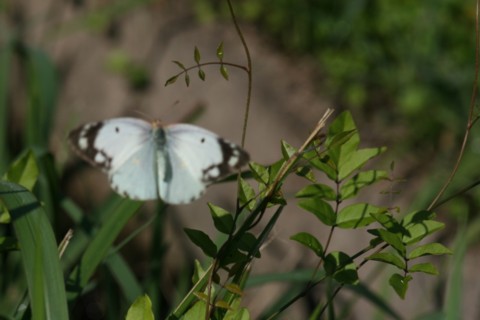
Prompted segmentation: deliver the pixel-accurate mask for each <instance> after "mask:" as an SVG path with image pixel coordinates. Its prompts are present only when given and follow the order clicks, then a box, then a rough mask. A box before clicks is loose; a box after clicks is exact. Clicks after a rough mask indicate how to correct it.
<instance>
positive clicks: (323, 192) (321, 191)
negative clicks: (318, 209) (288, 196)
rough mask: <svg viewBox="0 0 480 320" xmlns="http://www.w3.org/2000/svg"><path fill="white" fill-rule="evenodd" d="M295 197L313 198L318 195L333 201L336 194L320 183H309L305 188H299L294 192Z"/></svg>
mask: <svg viewBox="0 0 480 320" xmlns="http://www.w3.org/2000/svg"><path fill="white" fill-rule="evenodd" d="M295 197H297V198H313V197H318V198H320V199H324V200H330V201H335V200H336V199H337V195H336V193H335V191H334V190H333V189H332V188H331V187H329V186H327V185H325V184H321V183H316V184H311V185H308V186H306V187H305V188H303V189H301V190H300V191H298V192H297V193H296V194H295Z"/></svg>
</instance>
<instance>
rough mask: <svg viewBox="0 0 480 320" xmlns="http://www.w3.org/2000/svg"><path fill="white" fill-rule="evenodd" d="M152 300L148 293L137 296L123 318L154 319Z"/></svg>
mask: <svg viewBox="0 0 480 320" xmlns="http://www.w3.org/2000/svg"><path fill="white" fill-rule="evenodd" d="M154 319H155V317H154V315H153V310H152V301H150V298H149V297H148V295H143V296H140V297H138V298H137V299H136V300H135V301H134V302H133V304H132V305H131V306H130V308H129V309H128V312H127V316H126V317H125V320H154Z"/></svg>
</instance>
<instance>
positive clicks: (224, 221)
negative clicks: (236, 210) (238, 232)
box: [208, 203, 233, 234]
mask: <svg viewBox="0 0 480 320" xmlns="http://www.w3.org/2000/svg"><path fill="white" fill-rule="evenodd" d="M208 208H209V209H210V214H211V215H212V218H213V223H214V225H215V228H216V229H217V230H218V231H220V232H221V233H224V234H230V233H231V232H232V231H233V217H232V214H231V213H230V212H228V211H227V210H225V209H223V208H220V207H217V206H216V205H214V204H211V203H208Z"/></svg>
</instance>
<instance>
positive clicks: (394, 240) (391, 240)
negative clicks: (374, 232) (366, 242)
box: [378, 229, 406, 257]
mask: <svg viewBox="0 0 480 320" xmlns="http://www.w3.org/2000/svg"><path fill="white" fill-rule="evenodd" d="M378 232H379V235H380V238H382V240H383V241H385V242H386V243H388V244H389V245H391V246H392V247H393V248H394V249H395V250H397V251H398V252H399V253H400V255H402V257H403V256H405V253H406V249H405V245H404V244H403V242H402V238H401V236H400V235H398V234H396V233H393V232H390V231H387V230H383V229H379V230H378Z"/></svg>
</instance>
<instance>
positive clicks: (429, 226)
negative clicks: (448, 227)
mask: <svg viewBox="0 0 480 320" xmlns="http://www.w3.org/2000/svg"><path fill="white" fill-rule="evenodd" d="M444 227H445V224H444V223H441V222H438V221H435V220H425V221H422V222H421V223H415V224H409V225H408V226H407V227H406V229H407V231H408V232H409V235H406V236H403V239H402V241H403V243H405V244H406V245H410V244H413V243H416V242H419V241H420V240H422V239H423V238H425V237H426V236H428V235H429V234H432V233H434V232H436V231H438V230H441V229H443V228H444Z"/></svg>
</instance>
